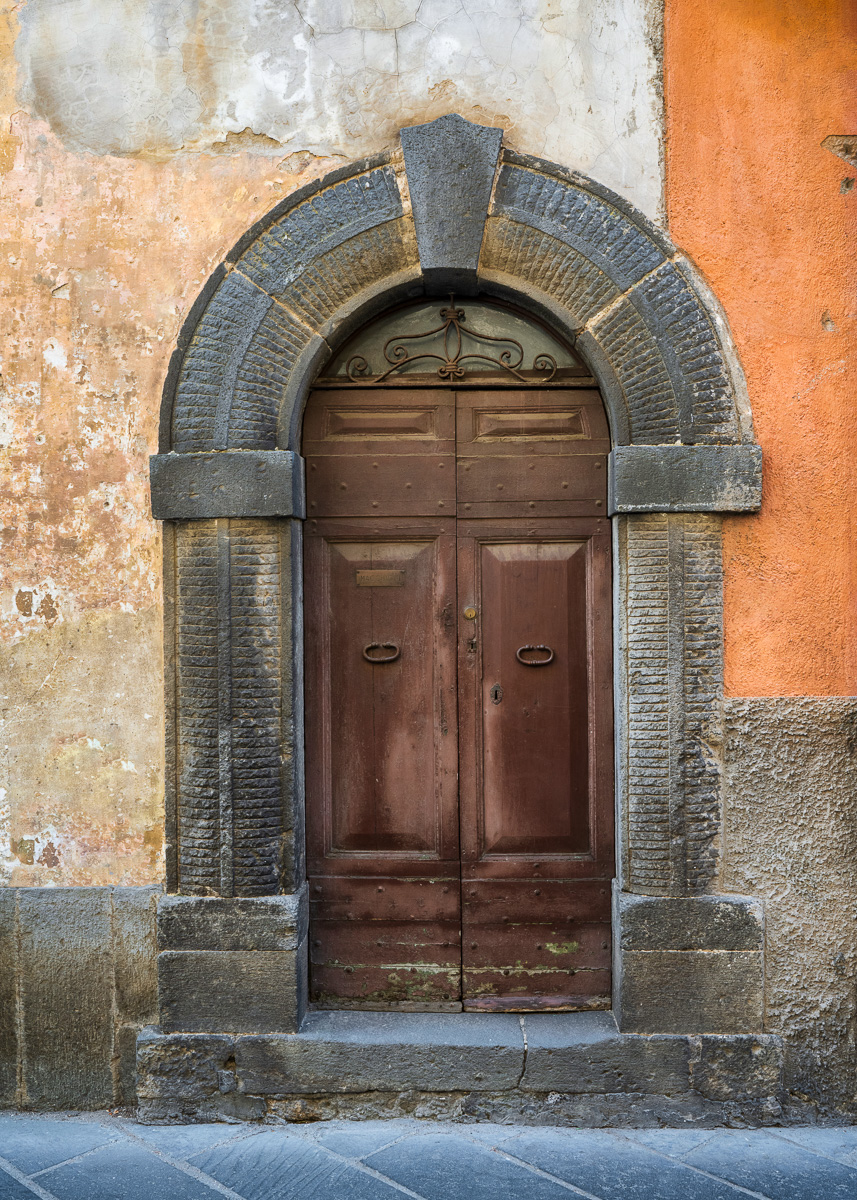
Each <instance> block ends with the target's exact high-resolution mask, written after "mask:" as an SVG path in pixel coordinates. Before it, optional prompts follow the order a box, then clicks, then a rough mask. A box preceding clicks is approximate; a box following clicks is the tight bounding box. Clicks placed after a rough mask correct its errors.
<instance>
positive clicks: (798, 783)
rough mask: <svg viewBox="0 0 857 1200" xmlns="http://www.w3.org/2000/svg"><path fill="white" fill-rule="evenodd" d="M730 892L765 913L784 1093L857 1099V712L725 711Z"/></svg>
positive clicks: (853, 706)
mask: <svg viewBox="0 0 857 1200" xmlns="http://www.w3.org/2000/svg"><path fill="white" fill-rule="evenodd" d="M725 717H726V771H727V786H726V799H725V815H724V828H723V843H724V864H725V866H724V871H725V877H726V878H725V884H726V888H727V890H729V891H736V892H743V893H752V894H753V895H755V896H758V897H760V898H761V899H763V900H764V903H765V929H766V933H765V941H766V946H765V964H766V966H765V992H766V1014H765V1029H766V1032H768V1033H781V1034H783V1035H785V1037H786V1039H787V1044H788V1054H787V1057H786V1067H787V1076H786V1086H787V1088H788V1090H789V1091H791V1092H792V1093H793V1094H794V1095H796V1096H797V1097H800V1096H802V1095H803V1096H810V1097H812V1098H813V1099H820V1100H822V1101H827V1102H828V1103H830V1104H832V1105H841V1106H843V1107H846V1106H847V1105H848V1103H849V1102H851V1103H853V1100H854V1096H855V1093H857V1053H855V1034H857V986H855V979H856V978H857V923H855V914H857V804H855V796H857V701H855V700H854V699H853V698H851V697H844V698H840V697H820V698H816V697H806V696H800V697H785V698H775V699H764V698H763V699H730V700H727V702H726V713H725Z"/></svg>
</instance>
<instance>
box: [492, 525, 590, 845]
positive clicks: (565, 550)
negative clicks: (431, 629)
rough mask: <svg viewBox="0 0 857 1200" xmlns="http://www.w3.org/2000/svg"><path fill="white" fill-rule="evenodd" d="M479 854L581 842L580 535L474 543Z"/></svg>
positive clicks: (585, 801)
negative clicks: (479, 697)
mask: <svg viewBox="0 0 857 1200" xmlns="http://www.w3.org/2000/svg"><path fill="white" fill-rule="evenodd" d="M478 565H479V574H480V593H481V596H482V600H481V601H480V605H479V607H480V609H481V612H482V620H481V625H482V630H481V637H482V738H483V749H482V780H481V788H480V791H481V809H482V812H481V822H480V825H481V832H482V838H481V841H482V845H481V847H480V856H481V857H484V856H485V855H490V854H503V855H505V854H581V853H586V852H587V851H588V849H589V763H588V750H589V737H588V735H589V730H588V726H587V692H588V687H587V656H586V642H587V636H586V633H587V631H586V616H587V614H586V542H585V541H576V542H575V541H565V542H548V541H531V540H525V541H521V542H511V541H510V542H489V543H487V544H486V543H481V544H480V545H479V564H478Z"/></svg>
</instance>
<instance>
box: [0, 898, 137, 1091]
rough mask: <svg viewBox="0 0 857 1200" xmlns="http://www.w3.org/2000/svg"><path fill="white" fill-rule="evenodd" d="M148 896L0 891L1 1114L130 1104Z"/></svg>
mask: <svg viewBox="0 0 857 1200" xmlns="http://www.w3.org/2000/svg"><path fill="white" fill-rule="evenodd" d="M159 894H160V888H156V887H138V888H126V887H103V888H10V889H8V890H6V891H2V892H0V1107H20V1108H26V1109H36V1110H39V1109H43V1110H51V1109H64V1108H75V1109H100V1108H111V1107H115V1106H116V1105H133V1104H135V1103H136V1091H135V1087H136V1070H135V1058H134V1056H135V1043H136V1039H137V1033H138V1031H139V1029H140V1028H141V1027H142V1026H144V1025H146V1024H147V1023H148V1022H151V1021H152V1020H153V1019H155V1015H156V1012H157V999H158V996H157V975H156V970H155V905H156V902H157V898H158V896H159Z"/></svg>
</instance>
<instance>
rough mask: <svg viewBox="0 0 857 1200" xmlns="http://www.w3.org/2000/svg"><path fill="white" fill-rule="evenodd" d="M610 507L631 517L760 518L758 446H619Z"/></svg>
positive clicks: (613, 460)
mask: <svg viewBox="0 0 857 1200" xmlns="http://www.w3.org/2000/svg"><path fill="white" fill-rule="evenodd" d="M609 467H610V478H609V502H608V503H609V507H610V513H611V515H612V514H614V513H632V512H758V510H759V508H760V507H761V504H762V451H761V449H760V448H759V447H758V446H748V445H741V446H679V445H674V446H616V447H615V448H614V449H613V451H612V452H611V454H610V461H609Z"/></svg>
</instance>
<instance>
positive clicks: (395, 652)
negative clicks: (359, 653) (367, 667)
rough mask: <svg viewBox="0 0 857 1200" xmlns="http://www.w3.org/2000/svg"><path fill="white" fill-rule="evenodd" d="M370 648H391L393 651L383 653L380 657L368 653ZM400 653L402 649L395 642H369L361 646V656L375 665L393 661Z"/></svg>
mask: <svg viewBox="0 0 857 1200" xmlns="http://www.w3.org/2000/svg"><path fill="white" fill-rule="evenodd" d="M370 650H392V652H393V653H392V654H385V655H382V656H381V657H373V656H372V655H371V654H370V653H369V651H370ZM401 653H402V651H401V650H400V649H399V647H398V646H397V645H396V643H395V642H370V643H369V645H368V646H364V647H363V657H364V658H365V659H366V661H367V662H369V663H376V664H377V665H380V664H381V663H391V662H395V661H396V659H397V658H398V657H399V655H400V654H401Z"/></svg>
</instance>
